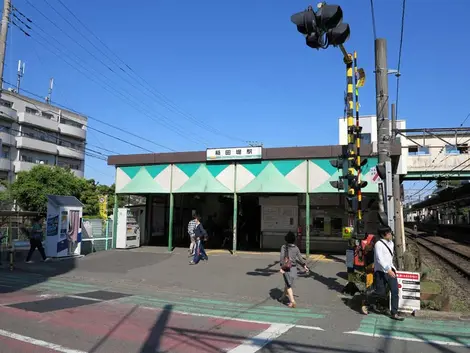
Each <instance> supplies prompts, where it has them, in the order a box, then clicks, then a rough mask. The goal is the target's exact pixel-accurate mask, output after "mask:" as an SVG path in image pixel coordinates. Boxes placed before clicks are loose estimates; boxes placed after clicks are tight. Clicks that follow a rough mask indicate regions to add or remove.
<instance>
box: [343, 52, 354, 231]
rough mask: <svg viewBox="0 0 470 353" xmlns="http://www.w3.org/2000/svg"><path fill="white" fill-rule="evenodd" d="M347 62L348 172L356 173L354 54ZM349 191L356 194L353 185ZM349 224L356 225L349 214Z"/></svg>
mask: <svg viewBox="0 0 470 353" xmlns="http://www.w3.org/2000/svg"><path fill="white" fill-rule="evenodd" d="M344 61H345V64H346V83H347V94H346V102H347V109H346V118H347V126H348V150H347V156H346V158H347V173H348V175H354V174H355V169H354V159H355V139H356V136H355V133H354V131H355V126H354V96H353V92H354V82H353V56H352V55H351V54H348V55H347V56H345V58H344ZM347 193H348V194H349V195H351V196H353V195H354V189H352V188H351V185H348V190H347ZM348 218H349V222H348V223H349V224H348V226H350V227H351V226H354V218H353V217H351V215H349V217H348Z"/></svg>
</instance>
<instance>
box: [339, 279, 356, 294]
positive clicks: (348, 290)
mask: <svg viewBox="0 0 470 353" xmlns="http://www.w3.org/2000/svg"><path fill="white" fill-rule="evenodd" d="M341 292H342V293H343V294H349V295H354V294H356V293H359V292H360V290H359V288H358V287H357V285H356V284H355V283H354V282H348V284H346V285H345V286H344V288H343V290H342V291H341Z"/></svg>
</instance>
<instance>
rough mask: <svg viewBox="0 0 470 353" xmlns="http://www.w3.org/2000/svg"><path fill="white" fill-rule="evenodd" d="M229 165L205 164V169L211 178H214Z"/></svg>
mask: <svg viewBox="0 0 470 353" xmlns="http://www.w3.org/2000/svg"><path fill="white" fill-rule="evenodd" d="M229 165H230V164H227V163H224V164H207V165H206V168H207V170H208V171H209V172H210V173H211V174H212V176H213V177H214V178H215V177H217V175H219V174H220V173H222V171H223V170H224V169H225V168H227V167H228V166H229Z"/></svg>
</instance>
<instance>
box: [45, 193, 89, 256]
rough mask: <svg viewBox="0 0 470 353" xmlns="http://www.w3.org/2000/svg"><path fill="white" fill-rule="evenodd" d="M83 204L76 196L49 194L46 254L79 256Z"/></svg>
mask: <svg viewBox="0 0 470 353" xmlns="http://www.w3.org/2000/svg"><path fill="white" fill-rule="evenodd" d="M82 210H83V204H82V203H81V202H80V201H79V200H78V199H77V198H76V197H74V196H59V195H47V223H46V249H45V250H46V255H47V256H48V257H66V256H79V255H80V252H81V242H82Z"/></svg>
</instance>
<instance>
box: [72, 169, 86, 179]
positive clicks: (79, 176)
mask: <svg viewBox="0 0 470 353" xmlns="http://www.w3.org/2000/svg"><path fill="white" fill-rule="evenodd" d="M70 170H71V172H72V173H73V174H75V176H76V177H78V178H83V177H84V176H85V173H84V172H83V170H78V169H70Z"/></svg>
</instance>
